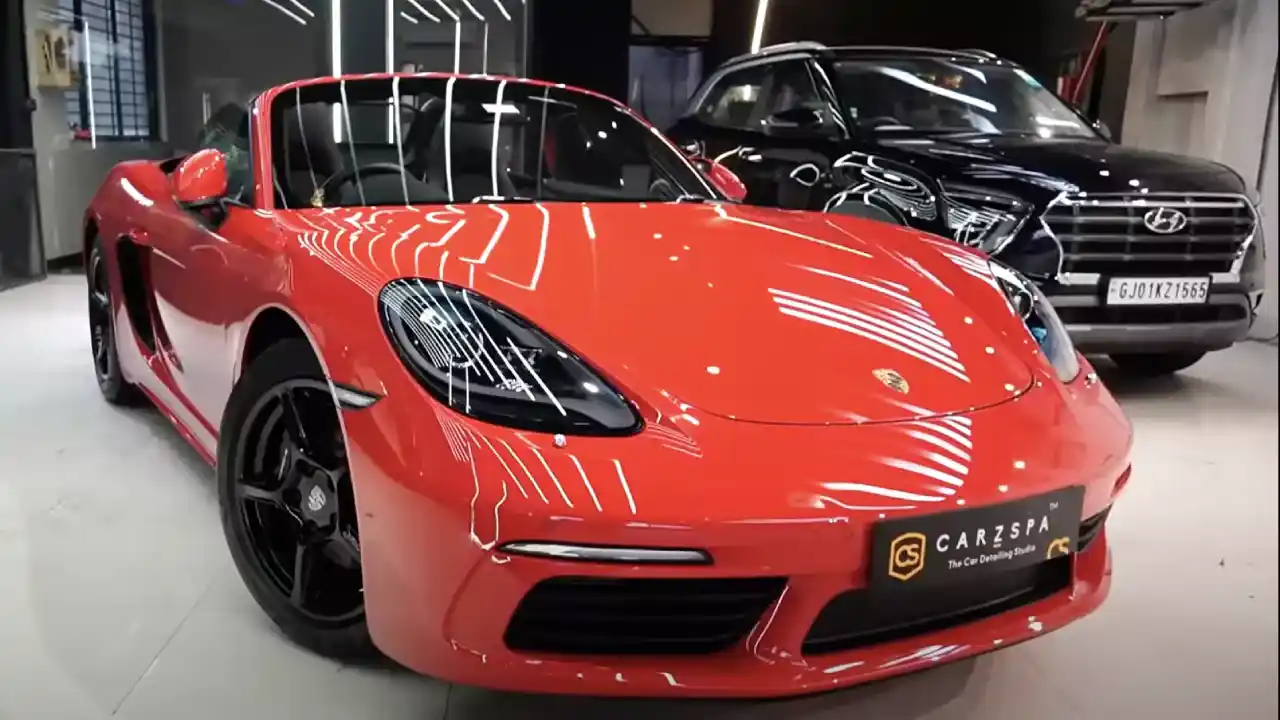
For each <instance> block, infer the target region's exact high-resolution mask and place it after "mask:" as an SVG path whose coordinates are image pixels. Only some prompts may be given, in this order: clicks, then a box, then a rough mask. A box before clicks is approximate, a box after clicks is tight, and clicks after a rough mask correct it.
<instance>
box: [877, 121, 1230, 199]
mask: <svg viewBox="0 0 1280 720" xmlns="http://www.w3.org/2000/svg"><path fill="white" fill-rule="evenodd" d="M881 144H882V145H883V146H884V147H885V148H893V149H894V150H896V151H897V152H899V153H904V154H906V155H907V156H909V157H910V158H912V159H913V160H914V161H915V162H916V163H918V164H920V165H921V166H922V168H923V169H926V170H928V171H930V172H932V173H933V174H934V175H935V176H939V177H943V178H948V179H956V180H962V181H971V182H975V183H981V182H982V181H984V180H988V179H992V178H999V177H1001V176H1003V175H1008V176H1023V177H1024V178H1042V179H1046V180H1048V181H1050V182H1058V183H1062V184H1063V185H1064V186H1066V185H1073V186H1075V187H1076V188H1078V189H1080V190H1084V191H1086V192H1134V189H1135V188H1150V189H1151V190H1152V191H1162V192H1164V191H1168V192H1241V191H1242V188H1241V187H1240V181H1239V179H1238V178H1237V177H1236V176H1235V174H1234V173H1232V172H1231V171H1230V170H1229V169H1227V168H1226V167H1224V166H1222V165H1219V164H1217V163H1214V162H1210V161H1208V160H1201V159H1198V158H1191V157H1186V156H1182V155H1174V154H1171V153H1163V152H1156V151H1153V150H1141V149H1138V148H1132V147H1125V146H1122V145H1115V144H1112V143H1108V142H1103V141H1101V140H1092V139H1085V138H1079V139H1077V138H1041V137H1036V136H1007V135H964V136H954V137H947V136H935V137H913V138H900V139H896V140H895V139H890V138H886V139H884V140H882V142H881Z"/></svg>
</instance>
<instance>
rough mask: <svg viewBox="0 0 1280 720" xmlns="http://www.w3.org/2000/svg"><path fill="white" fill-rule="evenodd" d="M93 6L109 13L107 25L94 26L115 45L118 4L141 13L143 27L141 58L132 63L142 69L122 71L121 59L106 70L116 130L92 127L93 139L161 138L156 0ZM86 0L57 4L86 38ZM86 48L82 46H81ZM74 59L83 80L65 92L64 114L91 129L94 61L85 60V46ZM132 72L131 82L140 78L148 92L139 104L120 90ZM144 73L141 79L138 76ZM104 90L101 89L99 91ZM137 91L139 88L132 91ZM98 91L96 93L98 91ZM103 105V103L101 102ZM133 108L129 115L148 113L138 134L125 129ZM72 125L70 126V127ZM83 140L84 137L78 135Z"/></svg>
mask: <svg viewBox="0 0 1280 720" xmlns="http://www.w3.org/2000/svg"><path fill="white" fill-rule="evenodd" d="M89 1H90V2H91V3H92V4H93V5H94V6H96V7H101V8H103V9H104V11H105V12H106V15H107V21H108V26H107V27H106V28H96V27H95V28H94V32H95V33H96V34H97V35H100V36H103V37H105V38H106V39H107V41H108V42H111V43H112V44H113V45H118V43H119V42H120V28H119V26H118V23H117V4H118V3H119V4H125V3H128V4H131V5H132V6H133V7H134V8H136V11H137V13H138V16H139V20H140V21H141V30H142V38H141V40H142V58H141V59H139V58H134V59H133V62H134V63H136V64H138V65H139V66H140V71H134V72H132V73H123V74H122V73H121V69H120V64H119V62H118V61H115V62H111V63H110V64H109V65H108V66H107V68H106V69H105V70H106V72H107V73H109V74H110V80H111V90H110V92H109V94H108V96H107V101H108V102H109V103H110V106H111V112H112V121H113V125H114V127H115V130H114V132H110V133H103V132H101V130H100V128H96V127H95V128H93V130H92V132H93V139H94V140H95V141H97V142H147V141H153V140H160V139H161V132H160V103H159V83H158V80H157V76H158V67H157V57H156V55H157V53H156V37H155V36H156V26H155V0H89ZM84 6H85V0H62V1H61V2H59V3H58V8H59V10H61V11H62V12H70V13H71V15H72V18H71V19H72V23H73V27H74V28H75V31H76V32H77V33H79V34H80V37H81V38H82V39H81V40H80V42H81V43H83V42H84V40H83V38H84V37H85V36H86V32H87V30H88V27H89V23H88V20H87V19H86V17H85V15H84ZM82 47H83V46H82ZM77 55H78V57H77V58H76V59H75V60H76V63H77V65H78V66H79V68H80V73H79V75H80V82H79V84H78V86H76V87H75V88H70V89H67V90H65V91H64V99H65V102H66V103H67V107H66V108H65V115H66V119H67V121H68V123H70V122H72V121H73V120H74V122H75V123H76V126H77V127H79V128H80V130H82V131H88V130H89V129H90V124H91V123H90V112H89V105H90V103H93V102H95V101H96V98H94V97H91V96H90V93H89V89H88V87H89V79H90V76H89V74H90V73H91V72H93V68H92V67H91V62H88V61H86V58H85V57H84V56H83V49H81V50H80V52H78V53H77ZM126 74H127V75H130V76H131V77H130V78H129V79H130V81H131V82H133V83H134V84H135V85H136V84H137V80H139V79H140V80H141V85H142V92H143V93H144V94H145V101H144V102H143V103H138V102H136V101H131V102H126V101H125V97H124V93H123V91H122V89H121V85H120V83H121V79H122V77H123V76H124V75H126ZM139 74H140V75H141V78H139V77H138V75H139ZM97 92H99V93H100V92H102V91H100V90H99V91H97ZM132 92H133V93H136V92H137V90H134V91H132ZM95 94H96V93H95ZM73 102H74V103H76V104H78V107H72V105H71V104H72V103H73ZM99 104H101V103H99ZM126 111H131V112H130V115H133V114H134V113H136V112H145V115H142V116H141V118H142V119H144V120H145V123H146V126H145V127H144V128H140V132H139V133H138V134H136V135H135V134H129V133H127V132H126V131H125V127H126V125H125V114H126ZM70 129H71V128H70V127H69V128H68V130H70ZM78 139H80V140H84V139H85V138H78Z"/></svg>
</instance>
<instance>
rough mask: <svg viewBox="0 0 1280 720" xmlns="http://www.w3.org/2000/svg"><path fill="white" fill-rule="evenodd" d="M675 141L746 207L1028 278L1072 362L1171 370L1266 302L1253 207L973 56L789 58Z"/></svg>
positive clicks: (818, 50) (1227, 184)
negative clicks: (885, 230)
mask: <svg viewBox="0 0 1280 720" xmlns="http://www.w3.org/2000/svg"><path fill="white" fill-rule="evenodd" d="M669 135H670V136H671V137H672V139H673V140H675V141H676V142H677V143H679V144H680V145H681V146H682V147H684V148H685V150H686V151H687V152H689V153H691V154H694V155H698V156H701V157H706V158H709V159H714V160H718V161H719V162H721V163H723V164H724V165H726V166H727V167H728V168H729V169H731V170H733V171H734V172H735V173H736V174H737V175H738V176H739V177H740V178H741V179H742V181H743V183H744V184H745V185H746V187H747V197H746V202H749V203H754V204H762V205H773V206H779V207H784V208H792V209H809V210H823V211H828V212H839V213H848V214H853V215H859V216H863V217H870V218H874V219H877V220H882V221H885V222H892V223H898V224H901V225H907V226H910V227H914V228H918V229H920V230H924V231H927V232H930V233H934V234H937V235H943V236H945V237H949V238H952V239H954V240H956V241H957V242H961V243H964V244H965V245H969V246H972V247H977V248H980V249H982V250H985V251H987V252H988V253H990V254H991V255H993V256H996V257H998V258H999V259H1000V260H1001V261H1002V262H1004V263H1005V264H1007V265H1010V266H1012V267H1014V268H1015V269H1017V270H1020V271H1021V272H1023V273H1024V274H1025V275H1027V276H1028V277H1031V278H1033V279H1035V280H1036V281H1037V282H1038V283H1039V284H1040V285H1041V287H1042V288H1043V290H1044V292H1045V294H1046V295H1047V296H1048V297H1049V298H1050V299H1051V300H1052V302H1053V305H1054V307H1055V308H1056V309H1057V311H1058V314H1059V315H1060V316H1061V317H1062V319H1063V322H1065V323H1066V324H1067V326H1068V328H1069V329H1070V331H1071V334H1072V336H1073V338H1074V339H1075V341H1076V344H1077V346H1078V347H1079V348H1080V350H1081V351H1082V352H1085V353H1089V354H1108V355H1110V356H1111V357H1112V358H1114V359H1115V361H1116V363H1117V364H1118V365H1119V366H1120V367H1121V368H1122V369H1125V370H1128V371H1131V372H1134V373H1140V374H1146V375H1160V374H1166V373H1172V372H1177V371H1178V370H1181V369H1183V368H1186V367H1188V366H1190V365H1191V364H1192V363H1194V362H1196V361H1197V360H1199V359H1200V358H1201V357H1203V356H1204V354H1205V353H1206V352H1208V351H1210V350H1218V349H1222V348H1226V347H1228V346H1230V345H1231V344H1232V343H1234V342H1236V341H1237V340H1240V339H1242V338H1244V337H1245V335H1246V333H1247V332H1248V330H1249V327H1250V325H1251V324H1252V322H1253V319H1254V312H1255V310H1256V309H1257V307H1258V303H1259V302H1260V301H1261V298H1262V289H1263V274H1262V273H1263V267H1264V264H1265V260H1264V252H1265V251H1264V247H1263V242H1262V237H1261V224H1260V223H1259V222H1258V212H1257V207H1256V198H1255V197H1254V196H1253V190H1252V189H1251V188H1250V187H1249V186H1248V185H1247V184H1246V183H1245V182H1244V181H1243V180H1242V179H1241V178H1240V176H1239V175H1237V174H1236V173H1235V172H1234V171H1232V170H1231V169H1230V168H1228V167H1226V166H1224V165H1220V164H1217V163H1213V162H1209V161H1207V160H1197V159H1194V158H1189V157H1183V156H1180V155H1170V154H1167V153H1159V152H1151V151H1146V150H1138V149H1135V148H1127V147H1122V146H1120V145H1117V144H1115V143H1113V142H1111V140H1110V139H1109V133H1108V131H1107V129H1106V128H1105V127H1104V126H1102V125H1101V124H1099V123H1090V122H1089V121H1088V120H1087V119H1085V118H1084V117H1083V116H1081V115H1080V114H1079V113H1078V112H1076V111H1075V110H1074V109H1072V108H1071V107H1070V106H1068V105H1067V103H1065V102H1064V101H1063V100H1062V99H1061V98H1059V97H1058V96H1057V95H1056V94H1054V93H1053V92H1052V91H1051V90H1049V89H1047V88H1045V87H1044V86H1043V85H1041V84H1040V83H1039V82H1037V81H1036V79H1035V78H1034V77H1032V76H1031V74H1030V73H1028V72H1027V71H1026V70H1024V69H1022V68H1020V67H1018V65H1016V64H1015V63H1012V62H1009V61H1007V60H1002V59H1000V58H997V57H995V56H994V55H991V54H990V53H986V52H982V51H969V50H931V49H922V48H899V47H840V48H836V47H826V46H823V45H820V44H817V43H791V44H787V45H779V46H774V47H770V48H766V49H764V50H762V51H760V52H758V53H754V54H752V55H747V56H743V57H738V58H735V59H733V60H730V61H729V62H727V63H725V64H724V65H723V66H721V67H720V68H719V69H717V70H716V72H715V73H714V74H713V75H712V76H711V77H710V78H709V79H708V80H707V82H705V83H704V84H703V85H702V87H700V88H699V89H698V91H697V92H696V93H694V95H693V98H692V100H691V102H690V105H689V108H688V110H687V112H686V114H685V116H684V117H682V118H681V119H680V120H679V121H678V122H677V123H676V124H675V125H674V127H672V128H671V129H670V131H669Z"/></svg>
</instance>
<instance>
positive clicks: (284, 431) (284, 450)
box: [217, 340, 381, 663]
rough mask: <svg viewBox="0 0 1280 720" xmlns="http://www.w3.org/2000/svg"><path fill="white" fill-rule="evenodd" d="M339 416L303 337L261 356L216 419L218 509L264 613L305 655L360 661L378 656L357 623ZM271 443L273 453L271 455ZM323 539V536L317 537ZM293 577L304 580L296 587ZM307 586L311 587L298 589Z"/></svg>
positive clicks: (360, 604) (360, 596)
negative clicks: (219, 422)
mask: <svg viewBox="0 0 1280 720" xmlns="http://www.w3.org/2000/svg"><path fill="white" fill-rule="evenodd" d="M271 403H279V409H278V410H275V409H271V408H272V407H273V406H272V405H271ZM304 408H305V412H304V411H303V409H304ZM338 412H339V411H338V409H337V407H336V406H335V404H334V400H333V394H332V390H331V389H330V386H329V384H328V381H327V380H325V378H324V373H323V371H322V369H321V367H320V363H319V362H318V360H317V359H316V357H315V355H314V353H313V352H312V350H311V347H310V345H309V344H308V343H307V342H306V341H304V340H284V341H281V342H279V343H277V344H276V345H273V346H272V347H270V348H268V349H267V350H266V351H264V352H263V353H262V355H260V356H259V357H258V358H257V359H256V360H254V361H253V362H252V363H251V364H250V365H249V366H248V367H247V368H246V369H245V371H244V374H243V375H242V376H241V378H240V381H239V382H238V383H237V384H236V386H235V388H234V390H233V391H232V393H231V398H230V399H229V401H228V403H227V409H226V412H225V413H224V415H223V420H222V426H221V433H220V440H219V443H218V458H217V459H218V464H217V490H218V501H219V505H220V509H221V517H222V528H223V532H224V534H225V535H226V539H227V545H228V547H229V549H230V551H231V557H232V559H233V560H234V562H235V566H236V569H237V570H238V571H239V573H240V577H241V579H242V580H243V581H244V583H245V586H246V587H247V588H248V590H249V593H250V594H251V595H252V596H253V598H254V600H256V601H257V603H258V605H259V606H260V607H261V608H262V610H263V611H264V612H265V613H266V614H267V616H268V617H270V618H271V620H272V621H274V622H275V624H276V625H277V626H278V627H279V628H280V630H281V631H282V632H283V633H284V634H285V636H287V637H288V638H289V639H291V640H293V641H294V642H295V643H297V644H298V645H300V646H302V647H304V648H307V649H309V650H311V651H313V652H315V653H317V654H319V655H323V656H325V657H328V658H332V659H335V660H339V661H342V662H360V663H363V662H368V661H374V660H377V659H379V658H380V657H381V655H380V653H379V652H378V651H377V649H376V648H375V647H374V645H373V641H372V639H371V638H370V636H369V628H368V623H367V622H366V619H365V613H364V590H363V575H362V571H361V568H360V563H359V559H360V549H359V541H358V528H357V522H356V519H355V518H356V513H355V498H354V492H353V491H352V488H351V487H350V472H349V470H348V469H347V466H346V448H345V440H344V439H343V434H342V431H341V425H340V422H339V419H338ZM290 418H292V419H293V423H291V421H290ZM294 424H296V427H294ZM273 443H274V444H273ZM277 445H278V446H279V448H280V452H279V453H278V456H277V455H276V454H272V453H271V452H270V450H271V449H272V448H274V447H276V446H277ZM321 467H323V468H324V469H323V470H321V469H320V468H321ZM268 476H271V477H270V478H268ZM250 478H253V481H252V482H250ZM316 478H321V479H320V480H317V479H316ZM317 487H319V488H321V490H319V491H318V490H316V488H317ZM317 493H319V495H318V496H317ZM317 505H318V506H320V507H319V508H317ZM317 509H321V511H322V512H330V511H332V513H333V515H332V517H331V518H330V519H331V522H328V521H325V522H322V521H321V520H319V519H318V518H319V516H316V515H309V514H308V512H311V511H315V510H317ZM326 517H328V516H326ZM344 533H346V534H345V535H344ZM295 535H296V537H294V536H295ZM322 536H323V538H327V539H319V540H318V539H317V538H322ZM291 543H292V544H293V546H294V552H293V553H292V554H291V552H290V544H291ZM339 546H341V547H339ZM306 547H310V548H311V550H309V551H308V550H306V549H304V548H306ZM339 550H341V552H339ZM308 553H310V560H307V559H306V558H307V557H308ZM291 558H292V559H293V561H292V562H291V561H290V559H291ZM339 558H341V559H343V560H345V561H347V562H339ZM352 562H353V563H354V566H352V564H351V563H352ZM307 568H309V570H308V569H307ZM304 573H305V575H304ZM300 577H305V578H307V579H306V580H305V581H303V582H301V583H300V582H299V578H300ZM310 583H317V586H313V587H311V588H310V589H308V587H307V586H308V585H309V584H310ZM317 588H318V591H317ZM322 601H323V602H322Z"/></svg>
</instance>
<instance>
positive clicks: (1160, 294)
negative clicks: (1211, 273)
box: [1107, 277, 1210, 305]
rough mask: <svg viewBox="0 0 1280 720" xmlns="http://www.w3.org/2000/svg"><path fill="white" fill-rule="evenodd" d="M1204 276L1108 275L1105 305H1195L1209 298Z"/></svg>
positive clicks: (1207, 285) (1208, 282)
mask: <svg viewBox="0 0 1280 720" xmlns="http://www.w3.org/2000/svg"><path fill="white" fill-rule="evenodd" d="M1209 284H1210V280H1209V278H1207V277H1198V278H1112V279H1111V282H1110V283H1108V285H1107V304H1108V305H1199V304H1201V303H1205V302H1208V300H1209Z"/></svg>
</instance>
